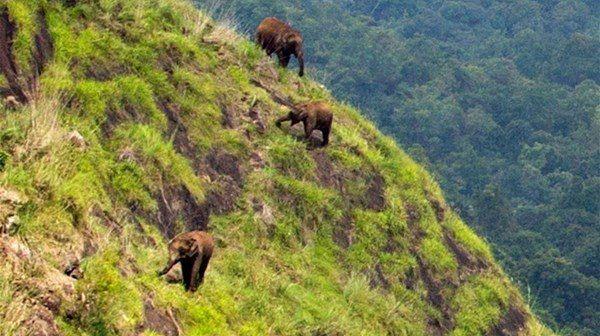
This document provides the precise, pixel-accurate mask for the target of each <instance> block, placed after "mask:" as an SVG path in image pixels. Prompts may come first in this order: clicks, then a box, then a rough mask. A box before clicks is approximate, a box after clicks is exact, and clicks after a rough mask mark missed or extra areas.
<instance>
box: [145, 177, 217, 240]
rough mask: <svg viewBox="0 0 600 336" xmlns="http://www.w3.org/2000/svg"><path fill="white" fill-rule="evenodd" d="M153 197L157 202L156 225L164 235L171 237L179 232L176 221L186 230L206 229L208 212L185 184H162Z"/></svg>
mask: <svg viewBox="0 0 600 336" xmlns="http://www.w3.org/2000/svg"><path fill="white" fill-rule="evenodd" d="M155 197H156V201H157V203H158V213H157V215H158V218H157V222H158V226H159V229H160V230H161V232H162V233H163V234H164V235H165V236H167V237H169V238H172V237H174V236H175V235H177V234H178V233H179V232H177V231H178V230H177V229H178V225H177V223H178V222H179V223H182V224H183V225H184V226H185V229H187V230H188V231H193V230H205V229H206V226H207V224H208V218H209V215H210V213H209V211H208V209H207V208H206V207H204V206H202V205H200V204H199V203H198V201H196V198H195V197H194V196H193V195H192V194H191V193H190V191H189V190H188V189H187V188H186V187H185V186H183V185H180V186H171V185H164V186H163V188H162V190H161V191H160V192H159V193H158V195H156V196H155ZM179 229H182V228H181V227H179Z"/></svg>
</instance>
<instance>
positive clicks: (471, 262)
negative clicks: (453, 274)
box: [444, 230, 489, 278]
mask: <svg viewBox="0 0 600 336" xmlns="http://www.w3.org/2000/svg"><path fill="white" fill-rule="evenodd" d="M444 231H446V230H444ZM444 242H445V243H446V246H448V247H450V250H452V253H454V256H455V257H456V260H457V261H458V266H459V270H458V271H459V273H460V274H459V276H460V278H466V277H465V275H469V274H473V273H479V272H481V271H483V270H485V269H487V268H488V267H489V265H488V263H487V262H486V261H485V260H482V259H480V258H477V257H475V256H474V255H472V254H471V253H470V252H469V251H467V250H466V249H465V248H464V247H463V246H462V245H461V244H459V243H458V242H457V241H456V240H455V239H454V237H452V235H451V234H450V233H448V232H444Z"/></svg>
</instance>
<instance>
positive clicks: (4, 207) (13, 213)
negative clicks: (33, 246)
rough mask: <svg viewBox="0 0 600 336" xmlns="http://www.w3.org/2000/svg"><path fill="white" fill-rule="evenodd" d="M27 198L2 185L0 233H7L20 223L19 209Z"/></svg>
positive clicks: (0, 190) (0, 192)
mask: <svg viewBox="0 0 600 336" xmlns="http://www.w3.org/2000/svg"><path fill="white" fill-rule="evenodd" d="M24 203H25V199H24V197H23V196H21V195H20V194H19V193H18V192H16V191H12V190H9V189H4V188H2V187H0V235H7V234H9V233H10V231H11V229H12V228H13V227H14V226H16V225H18V224H19V221H20V219H19V216H18V215H17V211H18V209H19V208H20V207H21V206H22V205H23V204H24Z"/></svg>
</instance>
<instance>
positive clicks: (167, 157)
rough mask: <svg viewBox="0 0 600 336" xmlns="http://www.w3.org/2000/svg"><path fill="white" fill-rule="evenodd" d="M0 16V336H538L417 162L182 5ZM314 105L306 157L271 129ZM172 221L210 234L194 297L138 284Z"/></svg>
mask: <svg viewBox="0 0 600 336" xmlns="http://www.w3.org/2000/svg"><path fill="white" fill-rule="evenodd" d="M1 6H2V8H3V10H4V13H6V14H7V15H5V17H8V18H9V19H10V20H8V21H4V24H5V25H6V24H7V22H10V24H9V25H10V27H12V28H14V29H16V30H15V35H14V45H13V46H12V48H8V49H7V48H5V49H4V50H0V54H2V55H3V58H1V57H0V61H2V60H7V59H14V61H15V63H16V64H18V68H19V69H18V74H19V78H20V79H19V81H18V83H17V82H11V80H10V78H7V76H5V78H4V81H5V84H6V85H11V84H12V87H15V85H18V86H20V87H22V88H25V89H26V92H27V95H26V96H27V97H26V99H24V100H23V102H22V104H20V106H18V107H16V109H9V108H8V106H6V107H4V108H2V110H1V112H0V113H1V115H2V118H1V119H0V139H1V142H0V223H1V224H2V225H3V227H6V229H5V231H6V232H8V234H5V235H2V238H1V239H0V254H1V255H2V257H1V260H2V261H1V262H0V330H2V332H3V333H4V334H6V335H30V334H31V335H137V334H141V335H178V334H181V335H385V334H389V335H551V333H550V332H549V331H547V330H546V329H545V328H544V327H542V326H541V325H540V324H539V323H538V322H537V320H536V319H535V318H534V317H533V316H531V314H530V313H529V309H528V307H527V305H526V304H525V303H524V302H523V299H522V297H521V296H520V294H519V293H518V292H517V290H516V289H515V287H513V286H512V284H511V283H510V281H509V280H508V279H507V278H506V276H505V275H504V274H503V272H502V270H501V269H500V268H499V267H498V266H497V265H496V264H495V262H494V259H493V257H492V255H491V253H490V250H489V248H488V246H487V245H486V243H485V242H483V241H482V240H481V239H479V238H478V237H477V236H476V235H475V234H474V233H473V232H472V231H471V230H470V229H469V228H468V227H467V226H465V225H464V224H463V223H462V222H461V220H460V219H459V218H458V217H457V216H456V215H455V214H454V213H453V212H452V210H451V209H449V208H448V207H447V206H446V204H445V202H444V199H443V197H442V193H441V191H440V189H439V187H438V186H437V184H436V183H435V182H434V181H433V180H432V179H431V177H430V176H429V174H428V173H427V172H426V171H425V170H423V169H422V168H421V167H420V166H418V165H417V164H415V163H414V162H413V161H412V160H411V159H410V158H409V157H408V156H407V155H406V154H405V153H404V152H403V151H401V150H400V149H399V148H398V147H397V146H396V145H395V144H394V142H393V141H392V140H391V139H389V138H387V137H384V136H382V135H381V134H380V133H379V132H378V131H377V130H376V129H375V128H374V127H373V126H372V125H371V124H370V123H368V122H367V121H365V120H364V119H363V118H362V117H361V116H360V115H359V113H358V112H357V111H355V110H353V109H352V108H351V107H349V106H347V105H345V104H342V103H339V102H336V101H335V100H334V99H333V98H332V97H331V95H330V93H329V92H328V91H327V90H326V89H324V88H323V87H322V86H320V85H319V84H317V83H314V82H312V81H310V80H305V79H302V80H301V79H299V78H298V77H297V76H296V75H295V74H294V73H293V72H292V71H290V72H288V71H285V70H282V69H279V68H277V67H276V66H275V65H274V62H273V61H271V60H269V59H267V58H266V57H264V56H263V53H262V52H261V51H260V50H259V49H258V48H257V47H256V46H255V45H254V44H253V43H252V42H250V41H248V40H246V39H244V38H242V37H240V36H238V35H237V34H236V33H235V32H233V31H231V30H230V29H229V28H227V27H224V26H223V25H221V24H219V23H215V22H213V21H211V20H210V19H209V18H208V17H206V16H204V15H203V14H202V13H200V12H198V11H196V10H195V9H194V7H193V6H191V5H190V4H187V3H185V2H182V1H180V0H139V1H125V0H122V1H119V0H101V1H92V0H79V1H73V0H65V1H51V0H47V1H45V0H39V1H32V0H10V1H3V2H2V5H1ZM46 26H47V28H48V32H49V35H50V36H46V37H50V38H46V39H43V40H45V41H50V42H51V46H52V50H53V52H52V53H44V55H46V56H47V55H52V56H51V57H50V58H48V57H45V58H44V57H42V59H43V61H44V62H39V60H38V61H36V59H38V56H39V54H40V53H39V52H36V51H39V50H40V49H39V45H40V43H39V40H40V39H39V37H40V36H42V37H44V36H45V34H43V31H44V27H46ZM0 44H1V43H0ZM11 49H12V50H11ZM41 64H44V66H43V69H44V71H43V72H42V73H41V76H39V78H38V79H36V78H37V73H39V72H40V71H39V70H40V69H41V68H42V67H40V65H41ZM32 83H34V84H32ZM35 83H37V85H35ZM30 87H33V89H29V88H30ZM316 99H319V100H326V101H328V102H329V103H330V104H331V105H332V107H333V110H334V112H335V124H334V130H333V136H332V144H331V145H330V146H329V147H327V148H326V149H315V148H312V146H310V145H307V143H305V142H303V141H301V140H300V135H301V131H300V130H299V129H296V128H294V129H289V128H284V129H283V130H280V129H278V128H276V127H274V126H273V122H274V120H275V118H276V117H277V116H279V115H281V114H283V113H285V112H286V111H287V108H286V107H285V106H283V105H282V103H287V102H304V101H310V100H316ZM75 132H76V133H75ZM79 135H81V137H80V136H79ZM307 147H308V148H307ZM190 229H206V230H208V231H210V232H211V233H212V234H213V235H214V236H215V238H216V240H217V250H216V253H215V256H214V257H213V260H212V262H211V264H210V265H209V268H208V272H207V278H206V282H205V283H204V285H203V286H202V287H201V289H200V290H199V291H198V292H197V293H194V294H191V293H186V292H184V290H183V287H182V286H181V285H180V284H172V283H168V282H167V281H166V280H165V279H163V278H159V277H157V276H156V272H157V271H158V270H159V269H160V268H161V267H163V266H164V264H165V262H166V259H167V253H166V242H167V239H168V238H169V237H172V236H173V235H175V234H177V233H180V232H182V231H185V230H190Z"/></svg>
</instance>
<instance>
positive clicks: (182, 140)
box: [160, 102, 198, 173]
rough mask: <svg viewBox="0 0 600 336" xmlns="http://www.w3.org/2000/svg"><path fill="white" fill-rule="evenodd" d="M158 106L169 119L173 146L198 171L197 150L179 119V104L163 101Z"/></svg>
mask: <svg viewBox="0 0 600 336" xmlns="http://www.w3.org/2000/svg"><path fill="white" fill-rule="evenodd" d="M160 107H161V109H162V111H163V112H164V113H165V115H166V116H167V120H168V121H169V136H171V137H173V146H174V147H175V149H176V150H177V151H178V152H179V153H181V154H182V155H184V156H185V157H187V158H188V159H189V160H191V161H192V162H194V163H195V164H194V167H195V169H196V173H198V151H197V150H196V147H195V146H194V145H193V144H192V142H191V141H190V138H189V136H188V130H187V127H185V124H184V123H183V121H182V120H181V115H180V112H181V110H180V108H179V106H177V105H176V104H173V103H170V102H163V103H161V104H160Z"/></svg>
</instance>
